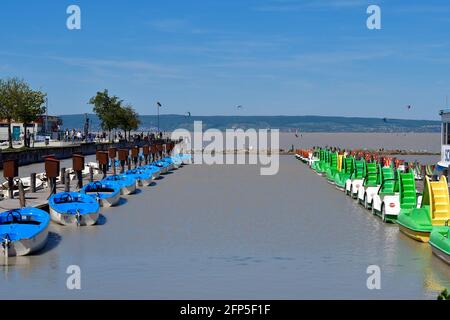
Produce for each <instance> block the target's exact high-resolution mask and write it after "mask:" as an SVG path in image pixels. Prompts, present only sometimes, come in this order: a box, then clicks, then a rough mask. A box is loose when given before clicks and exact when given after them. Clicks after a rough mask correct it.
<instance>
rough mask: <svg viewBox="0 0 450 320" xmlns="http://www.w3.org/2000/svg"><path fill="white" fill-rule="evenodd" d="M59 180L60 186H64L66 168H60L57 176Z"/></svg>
mask: <svg viewBox="0 0 450 320" xmlns="http://www.w3.org/2000/svg"><path fill="white" fill-rule="evenodd" d="M59 179H60V182H61V184H66V168H61V170H60V174H59Z"/></svg>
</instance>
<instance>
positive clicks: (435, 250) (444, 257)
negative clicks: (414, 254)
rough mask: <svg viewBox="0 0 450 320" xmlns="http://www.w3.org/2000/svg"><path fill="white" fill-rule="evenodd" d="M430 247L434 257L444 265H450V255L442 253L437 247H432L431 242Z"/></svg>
mask: <svg viewBox="0 0 450 320" xmlns="http://www.w3.org/2000/svg"><path fill="white" fill-rule="evenodd" d="M430 246H431V252H433V254H434V255H435V256H436V257H438V258H439V259H441V260H442V261H444V262H445V263H447V264H450V255H449V254H448V253H446V252H444V251H443V250H441V249H440V248H438V247H437V246H435V245H433V244H432V243H431V242H430Z"/></svg>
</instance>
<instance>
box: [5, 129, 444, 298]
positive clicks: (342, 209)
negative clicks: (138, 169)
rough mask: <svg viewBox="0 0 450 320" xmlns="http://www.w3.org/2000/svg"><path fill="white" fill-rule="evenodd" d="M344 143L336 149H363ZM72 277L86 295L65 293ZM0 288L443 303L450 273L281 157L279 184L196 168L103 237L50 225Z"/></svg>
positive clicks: (244, 171) (23, 294)
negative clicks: (376, 269)
mask: <svg viewBox="0 0 450 320" xmlns="http://www.w3.org/2000/svg"><path fill="white" fill-rule="evenodd" d="M344 137H345V140H341V142H339V141H336V142H335V143H336V144H339V143H354V144H356V143H357V142H349V141H348V137H347V136H344ZM386 137H387V136H386ZM398 139H399V140H398V141H391V143H392V144H393V146H394V147H401V146H403V142H404V141H405V140H407V139H408V137H406V138H404V137H399V138H398ZM416 139H417V137H416V136H415V137H414V140H416ZM422 139H423V143H424V147H426V146H427V145H431V144H432V143H433V140H432V139H429V137H422ZM313 141H314V142H311V143H314V144H316V143H320V142H321V141H320V140H317V138H315V139H314V140H313ZM286 143H288V142H286ZM289 143H290V141H289ZM322 143H325V141H323V142H322ZM374 147H376V146H375V145H374ZM37 166H42V164H34V165H31V166H28V167H27V168H26V170H29V171H31V170H36V167H37ZM70 265H78V266H79V267H80V270H81V279H82V280H81V289H80V290H68V289H67V287H66V281H67V277H68V274H67V273H66V271H67V268H68V267H69V266H70ZM369 265H378V266H380V268H381V271H382V288H381V290H368V289H367V286H366V280H367V276H368V275H367V273H366V268H367V267H368V266H369ZM0 283H1V285H2V288H3V290H2V292H0V298H2V299H19V298H20V299H23V298H25V299H381V298H383V299H424V298H425V299H434V298H435V297H436V295H437V294H438V292H439V291H440V290H442V289H443V288H444V287H447V286H449V285H450V270H449V269H448V266H447V265H445V264H444V263H443V262H441V261H440V260H439V259H437V258H436V257H434V256H433V255H432V254H431V250H429V248H428V246H427V245H426V244H421V243H418V242H417V243H416V242H414V241H411V240H410V239H409V238H407V237H406V236H404V235H403V234H401V233H400V232H399V230H398V226H396V225H395V224H394V225H389V224H384V223H382V222H381V220H380V219H378V218H376V217H374V216H372V215H371V214H370V213H368V212H367V211H366V210H364V209H363V208H362V207H361V206H359V205H358V204H356V203H355V202H354V201H353V200H351V199H349V198H348V197H344V196H343V194H342V192H340V191H338V190H336V188H335V187H334V186H331V185H330V184H328V183H327V182H325V181H323V180H322V179H320V177H318V176H317V175H316V174H315V173H314V172H312V171H311V170H310V169H308V168H307V167H306V166H304V165H302V164H301V163H300V162H299V161H298V160H296V159H295V157H294V156H290V155H281V156H280V169H279V172H278V173H277V174H276V175H274V176H261V175H260V172H259V165H197V164H191V165H186V166H184V167H182V168H180V169H178V170H174V171H173V172H171V173H169V174H167V175H164V176H163V178H162V179H160V180H155V181H154V183H153V185H151V186H149V187H141V188H140V190H139V191H138V193H137V194H135V195H129V196H124V197H123V198H122V200H121V202H120V204H119V206H117V207H113V208H107V209H102V210H101V217H100V220H99V223H98V225H96V226H92V227H83V228H71V227H64V226H59V225H56V224H54V223H51V225H50V235H49V242H48V244H47V246H46V247H45V248H44V250H43V251H41V252H40V253H37V254H36V255H31V256H25V257H10V258H9V261H8V265H7V266H5V265H3V266H2V274H1V275H0Z"/></svg>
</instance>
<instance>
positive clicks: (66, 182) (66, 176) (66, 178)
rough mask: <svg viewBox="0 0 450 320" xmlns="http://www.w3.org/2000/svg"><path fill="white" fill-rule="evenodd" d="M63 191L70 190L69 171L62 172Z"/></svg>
mask: <svg viewBox="0 0 450 320" xmlns="http://www.w3.org/2000/svg"><path fill="white" fill-rule="evenodd" d="M64 191H65V192H70V174H69V171H67V172H65V173H64Z"/></svg>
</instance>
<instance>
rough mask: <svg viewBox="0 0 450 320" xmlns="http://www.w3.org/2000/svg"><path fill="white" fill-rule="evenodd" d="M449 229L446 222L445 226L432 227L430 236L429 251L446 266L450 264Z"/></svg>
mask: <svg viewBox="0 0 450 320" xmlns="http://www.w3.org/2000/svg"><path fill="white" fill-rule="evenodd" d="M449 235H450V227H449V226H448V221H447V222H446V224H445V226H436V227H433V230H432V231H431V234H430V241H429V242H428V243H429V244H430V246H431V251H433V253H434V254H435V255H436V256H437V257H439V258H440V259H442V260H443V261H444V262H446V263H447V264H450V239H449Z"/></svg>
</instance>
